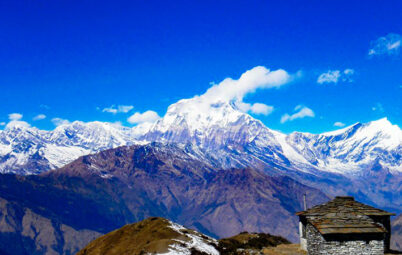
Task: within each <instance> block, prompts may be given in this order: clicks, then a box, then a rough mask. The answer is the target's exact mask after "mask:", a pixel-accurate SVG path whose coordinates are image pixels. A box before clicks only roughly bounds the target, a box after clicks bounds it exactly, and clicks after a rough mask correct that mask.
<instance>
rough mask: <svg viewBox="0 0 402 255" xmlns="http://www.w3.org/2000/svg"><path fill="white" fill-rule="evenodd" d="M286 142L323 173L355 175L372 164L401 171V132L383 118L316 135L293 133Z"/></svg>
mask: <svg viewBox="0 0 402 255" xmlns="http://www.w3.org/2000/svg"><path fill="white" fill-rule="evenodd" d="M287 141H288V143H289V144H291V145H292V146H293V147H294V148H295V149H296V150H297V151H298V152H299V153H300V154H302V155H303V157H304V158H306V159H307V160H308V161H309V162H310V163H311V164H313V165H315V166H317V167H318V168H320V169H324V170H326V171H335V172H339V173H353V172H354V173H356V172H359V171H360V170H362V169H363V170H364V168H367V167H368V166H369V165H370V164H372V163H373V162H378V163H380V164H381V165H382V166H384V167H387V168H389V169H390V170H391V171H402V166H401V164H402V161H401V153H402V131H401V129H400V128H399V127H398V126H397V125H392V124H391V123H390V122H389V121H388V119H386V118H383V119H380V120H377V121H372V122H369V123H365V124H361V123H357V124H354V125H352V126H349V127H346V128H343V129H340V130H336V131H333V132H327V133H323V134H317V135H314V134H305V133H299V132H295V133H292V134H290V135H289V136H288V137H287Z"/></svg>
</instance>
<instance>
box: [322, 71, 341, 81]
mask: <svg viewBox="0 0 402 255" xmlns="http://www.w3.org/2000/svg"><path fill="white" fill-rule="evenodd" d="M339 77H341V72H340V71H339V70H334V71H331V70H330V71H328V72H326V73H322V74H320V76H318V79H317V83H319V84H323V83H331V82H333V83H338V80H339Z"/></svg>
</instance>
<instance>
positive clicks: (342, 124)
mask: <svg viewBox="0 0 402 255" xmlns="http://www.w3.org/2000/svg"><path fill="white" fill-rule="evenodd" d="M344 126H345V123H342V122H339V121H337V122H335V123H334V127H344Z"/></svg>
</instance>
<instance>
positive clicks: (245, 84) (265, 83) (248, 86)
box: [200, 66, 291, 103]
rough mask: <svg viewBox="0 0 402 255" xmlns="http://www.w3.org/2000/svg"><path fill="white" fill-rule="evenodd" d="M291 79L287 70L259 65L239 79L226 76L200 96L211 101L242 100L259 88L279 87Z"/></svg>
mask: <svg viewBox="0 0 402 255" xmlns="http://www.w3.org/2000/svg"><path fill="white" fill-rule="evenodd" d="M290 80H291V76H290V75H289V74H288V73H287V72H286V71H285V70H282V69H278V70H276V71H270V70H269V69H267V68H265V67H264V66H257V67H254V68H252V69H250V70H248V71H246V72H245V73H243V74H242V75H241V76H240V78H239V79H238V80H233V79H232V78H226V79H224V80H223V81H222V82H220V83H219V84H214V85H213V86H212V87H211V88H209V89H208V90H207V91H206V92H205V94H203V95H201V96H200V97H202V98H203V100H207V101H209V103H215V102H219V101H224V102H227V101H231V100H237V101H242V100H243V97H244V96H246V95H247V94H249V93H254V92H255V91H256V90H257V89H267V88H279V87H281V86H283V85H285V84H286V83H288V82H289V81H290Z"/></svg>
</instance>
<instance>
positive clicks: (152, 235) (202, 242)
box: [77, 217, 289, 255]
mask: <svg viewBox="0 0 402 255" xmlns="http://www.w3.org/2000/svg"><path fill="white" fill-rule="evenodd" d="M280 244H289V241H288V240H286V239H284V238H283V237H279V236H272V235H269V234H264V233H248V232H242V233H240V234H238V235H236V236H233V237H230V238H225V239H221V240H216V239H213V238H211V237H208V236H206V235H204V234H201V233H199V232H197V231H194V230H191V229H187V228H185V227H183V226H181V225H179V224H176V223H173V222H171V221H169V220H167V219H164V218H156V217H151V218H148V219H146V220H143V221H141V222H138V223H135V224H129V225H126V226H124V227H122V228H120V229H118V230H115V231H112V232H110V233H108V234H106V235H104V236H101V237H99V238H97V239H96V240H94V241H92V242H91V243H89V244H88V245H87V246H86V247H85V248H83V249H82V250H81V251H80V252H78V253H77V255H124V254H127V255H128V254H129V255H140V254H171V255H174V254H175V255H188V254H194V255H197V254H199V255H219V254H233V255H235V254H252V253H253V252H254V253H256V252H261V251H262V250H263V249H264V248H266V247H275V246H277V245H280Z"/></svg>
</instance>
